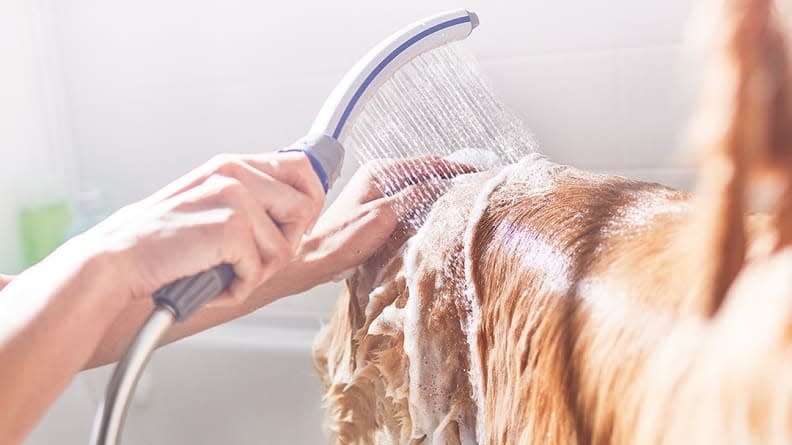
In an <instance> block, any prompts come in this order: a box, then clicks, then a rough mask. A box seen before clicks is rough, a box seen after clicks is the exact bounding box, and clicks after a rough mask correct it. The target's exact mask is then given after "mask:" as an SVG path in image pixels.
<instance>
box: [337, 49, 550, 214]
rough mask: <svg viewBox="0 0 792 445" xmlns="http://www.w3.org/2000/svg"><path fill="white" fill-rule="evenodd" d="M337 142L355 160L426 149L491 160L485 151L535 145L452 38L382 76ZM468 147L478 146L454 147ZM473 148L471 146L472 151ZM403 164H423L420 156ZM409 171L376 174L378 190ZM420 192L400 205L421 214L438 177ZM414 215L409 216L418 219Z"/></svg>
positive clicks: (389, 189)
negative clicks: (384, 78)
mask: <svg viewBox="0 0 792 445" xmlns="http://www.w3.org/2000/svg"><path fill="white" fill-rule="evenodd" d="M345 144H346V145H347V146H348V147H349V148H351V150H350V151H351V152H353V153H355V155H356V156H357V158H358V160H359V161H361V163H364V162H368V161H373V160H383V159H403V158H418V157H421V156H426V155H436V156H443V157H449V156H451V155H452V154H454V156H453V157H452V158H455V160H461V161H466V162H469V163H472V164H474V165H476V166H477V167H479V168H491V167H492V166H493V162H492V158H494V157H496V158H498V159H499V160H500V162H501V163H502V164H511V163H514V162H516V161H517V160H519V159H521V158H522V157H524V156H525V155H527V154H529V153H532V152H534V151H536V143H535V141H534V138H533V136H532V134H531V132H530V130H529V129H528V128H527V127H526V126H525V125H524V123H523V122H522V120H521V119H520V118H519V117H518V116H517V114H516V113H515V112H513V111H512V110H511V109H509V108H508V107H507V106H506V105H505V104H504V103H503V102H502V101H501V100H500V98H499V97H498V96H497V95H496V94H495V91H494V89H493V87H492V85H491V83H490V82H489V80H488V79H487V77H486V76H485V75H484V73H483V70H482V69H481V66H480V65H479V63H478V61H477V60H476V58H475V57H474V56H473V55H472V54H471V53H470V52H469V51H468V50H467V49H466V48H465V47H464V46H463V45H462V44H461V43H452V44H449V45H446V46H443V47H440V48H437V49H435V50H433V51H429V52H427V53H425V54H422V55H421V56H419V57H417V58H415V59H414V60H413V61H412V62H410V63H409V64H407V65H405V66H404V67H402V68H401V69H400V70H399V71H397V72H396V73H395V74H394V75H393V77H392V78H391V79H390V80H389V81H388V82H386V83H385V84H383V85H382V86H381V87H380V89H379V91H378V92H377V95H376V96H375V97H373V98H372V99H371V100H370V101H369V103H368V104H366V105H365V107H364V108H363V110H362V112H361V114H360V115H359V116H358V118H357V120H356V122H355V125H354V127H353V128H352V129H351V130H350V133H349V135H348V137H347V138H346V141H345ZM470 148H475V149H479V150H486V151H487V152H489V156H483V157H482V156H481V152H480V151H479V152H476V151H471V150H467V151H465V152H460V150H464V149H470ZM476 153H478V154H476ZM407 168H409V169H422V168H423V169H425V166H422V165H421V162H420V161H415V162H410V163H409V164H408V167H407ZM408 175H409V172H405V171H402V172H391V173H390V174H385V175H383V177H380V178H377V179H378V180H379V182H380V186H381V187H382V189H383V192H384V193H385V194H388V195H390V194H393V193H395V192H396V191H398V190H399V189H400V188H401V187H400V185H401V184H402V183H403V182H404V180H403V177H404V176H408ZM437 179H438V181H437V182H438V183H437V185H435V186H432V185H430V186H428V188H426V187H425V188H426V193H423V194H421V195H419V196H416V197H414V198H413V199H411V200H410V201H408V202H404V203H401V204H400V205H404V206H408V207H411V209H409V210H412V211H404V212H400V213H402V214H410V215H412V217H416V215H422V214H424V213H425V212H422V211H421V210H426V209H428V207H429V206H431V203H432V202H433V200H434V199H433V197H434V196H436V195H437V194H440V193H441V192H442V190H441V188H442V187H443V185H442V181H441V178H437ZM420 219H421V218H420V217H417V219H415V220H410V221H408V222H410V223H411V224H413V225H418V224H420Z"/></svg>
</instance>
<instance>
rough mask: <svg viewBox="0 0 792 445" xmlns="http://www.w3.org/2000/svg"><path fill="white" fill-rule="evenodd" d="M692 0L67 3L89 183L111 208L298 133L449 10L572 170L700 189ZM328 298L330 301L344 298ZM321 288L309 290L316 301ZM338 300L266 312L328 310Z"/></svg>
mask: <svg viewBox="0 0 792 445" xmlns="http://www.w3.org/2000/svg"><path fill="white" fill-rule="evenodd" d="M690 3H691V2H690V0H663V1H659V0H610V1H600V2H591V1H587V0H563V1H554V2H549V1H538V0H520V1H516V0H514V1H491V0H470V1H455V0H430V1H427V0H402V1H399V2H371V1H363V0H342V1H315V2H308V1H291V2H274V1H269V2H267V1H254V0H222V1H221V0H167V1H162V0H138V1H135V2H120V1H106V0H62V1H59V2H56V3H55V4H56V17H57V18H58V31H59V34H60V36H61V46H62V48H63V60H64V72H65V77H66V80H67V82H66V84H67V86H68V91H69V96H70V98H71V110H72V114H71V118H72V120H71V124H72V127H73V134H74V143H75V145H76V146H77V148H78V150H79V154H80V169H81V172H82V180H83V181H85V182H86V183H89V184H91V185H95V186H98V187H99V188H101V189H102V190H103V191H104V192H105V193H106V194H107V197H108V199H109V201H110V202H111V203H112V205H120V204H122V203H125V202H129V201H131V200H135V199H138V198H141V197H143V196H144V195H146V194H147V193H150V192H151V191H153V190H155V189H156V188H158V187H160V186H162V185H163V184H165V183H166V182H167V181H169V180H171V179H173V178H174V177H175V176H177V175H178V174H180V173H181V172H184V171H186V170H187V169H189V168H191V167H193V166H195V165H197V164H198V163H200V162H202V161H204V160H206V159H207V158H209V157H211V156H212V155H214V154H216V153H218V152H223V151H230V152H255V151H267V150H272V149H275V148H278V147H281V146H283V145H285V144H288V143H290V142H292V141H293V140H295V139H296V138H298V137H300V136H301V135H302V134H303V132H304V131H305V130H306V128H307V127H308V126H309V124H310V122H311V120H312V118H313V116H314V114H315V113H316V111H317V110H318V108H319V106H320V105H321V104H322V102H323V100H324V98H325V96H326V94H327V93H328V92H329V91H330V90H331V89H332V88H333V86H334V85H335V83H336V82H337V80H338V79H339V78H340V77H341V76H342V74H343V73H344V71H345V70H346V69H347V68H348V67H349V66H350V65H351V64H352V63H354V62H355V61H356V60H357V58H358V57H359V56H361V55H362V54H363V53H365V51H366V50H367V49H368V48H369V47H370V46H372V45H373V44H374V43H376V42H377V41H378V40H380V39H381V38H383V37H384V36H385V35H387V34H389V33H390V32H392V31H393V30H396V29H398V28H400V27H401V26H403V25H404V24H406V23H409V22H410V21H412V20H415V19H417V18H420V17H422V16H425V15H427V14H432V13H435V12H437V11H442V10H446V9H451V8H460V7H464V8H468V9H470V10H474V11H476V12H477V13H478V14H479V15H480V18H481V26H480V27H479V28H478V29H477V30H476V31H475V33H474V35H473V36H472V37H471V38H470V39H469V41H468V42H467V44H468V45H469V46H470V48H472V49H473V50H474V52H475V53H476V54H477V55H478V57H479V58H480V60H481V61H482V63H483V65H484V67H485V69H486V71H487V72H488V74H489V75H490V76H491V78H492V79H493V80H494V83H495V85H496V87H497V88H498V89H499V90H500V92H501V93H502V96H503V98H504V100H505V101H506V102H507V103H509V104H510V105H511V106H513V107H514V108H515V109H517V111H518V112H519V113H520V114H521V115H522V116H523V117H524V118H525V121H526V123H527V124H528V125H529V126H530V127H531V128H532V129H533V130H534V132H535V134H536V136H537V138H538V140H539V142H540V145H541V147H542V151H544V152H545V153H546V154H548V155H549V156H550V157H552V158H553V159H556V160H558V161H559V162H564V163H569V164H573V165H576V166H580V167H583V168H591V169H597V170H603V171H609V172H614V173H618V174H625V175H629V176H636V177H640V178H645V179H650V180H656V181H660V182H665V183H668V184H671V185H676V186H681V187H687V186H688V185H689V181H690V175H689V172H688V170H686V169H682V168H678V165H679V163H678V160H677V159H676V158H675V154H676V153H677V148H678V147H679V146H680V140H681V134H682V130H684V123H685V121H686V117H687V115H688V111H689V108H690V103H691V100H690V94H688V93H687V92H686V90H685V89H684V88H680V85H682V83H681V82H680V79H682V78H683V76H681V75H680V74H681V73H682V72H683V70H682V69H681V67H680V62H681V51H680V48H681V46H680V42H681V40H682V36H683V30H684V27H685V22H686V18H687V16H688V14H689V9H690ZM334 292H335V290H332V291H327V290H325V291H319V293H320V294H330V295H332V294H334ZM315 294H316V293H314V294H312V295H315ZM331 300H332V299H331V298H322V299H319V300H317V299H316V298H313V296H311V297H306V298H303V299H300V298H297V299H290V300H288V301H284V302H282V303H280V304H279V305H275V306H274V307H272V308H269V309H266V310H265V311H268V312H270V313H271V314H275V313H280V312H281V311H282V310H283V311H285V312H286V313H288V314H290V315H293V314H294V313H295V311H299V312H300V313H303V314H317V313H318V314H321V313H323V312H324V311H326V309H327V308H328V305H329V304H330V301H331Z"/></svg>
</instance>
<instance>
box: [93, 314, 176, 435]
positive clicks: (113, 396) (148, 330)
mask: <svg viewBox="0 0 792 445" xmlns="http://www.w3.org/2000/svg"><path fill="white" fill-rule="evenodd" d="M175 319H176V316H175V314H174V313H173V311H172V310H171V309H170V308H168V307H167V306H157V308H156V309H155V310H154V311H153V312H152V313H151V316H150V317H149V318H148V320H146V323H145V324H144V325H143V328H141V330H140V332H138V335H137V336H136V337H135V340H134V341H133V342H132V345H131V346H130V347H129V349H128V350H127V353H126V354H125V355H124V357H123V358H122V359H121V361H120V362H118V365H116V367H115V370H114V371H113V376H112V377H111V379H110V382H109V383H108V385H107V393H106V394H105V399H104V401H103V402H102V405H101V406H100V407H99V410H98V411H97V416H96V419H94V426H93V433H92V434H91V444H92V445H117V444H118V443H119V440H120V438H121V433H122V427H123V426H124V419H125V418H126V413H127V408H128V407H129V402H130V400H131V399H132V395H133V394H134V393H135V386H137V382H138V380H139V379H140V375H141V374H142V373H143V369H144V368H145V367H146V364H147V363H148V361H149V358H151V353H152V352H154V349H156V348H157V346H158V345H159V343H160V340H162V337H163V336H164V335H165V333H166V332H168V329H169V328H170V327H171V325H173V322H174V321H175Z"/></svg>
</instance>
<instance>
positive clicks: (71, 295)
mask: <svg viewBox="0 0 792 445" xmlns="http://www.w3.org/2000/svg"><path fill="white" fill-rule="evenodd" d="M78 248H79V247H77V246H75V245H74V243H71V244H67V245H66V246H64V247H62V248H61V249H60V250H59V251H58V252H56V253H55V254H53V255H52V256H51V257H49V258H48V259H46V260H44V261H43V262H41V263H40V264H38V265H37V266H34V267H32V268H30V269H29V270H27V271H26V272H24V273H23V274H21V275H19V276H18V277H16V278H15V279H14V280H13V282H11V283H10V284H8V285H7V286H6V287H5V288H4V289H3V290H2V292H0V381H2V382H5V384H4V385H3V391H2V394H0V412H2V413H3V415H2V416H0V442H2V443H18V442H21V441H22V440H23V439H24V437H25V436H26V435H27V433H28V432H29V431H30V430H31V429H32V428H33V427H34V426H35V424H36V423H37V422H38V421H39V419H40V418H41V417H42V416H43V415H44V413H45V412H46V410H47V408H48V407H49V406H50V405H51V403H52V402H53V401H54V400H55V399H56V398H57V397H58V395H59V394H60V393H61V392H62V391H63V389H64V388H65V387H66V386H67V385H68V383H69V382H70V381H71V379H72V378H73V376H74V375H75V374H76V373H77V372H78V371H79V370H80V369H82V367H83V366H84V364H85V362H86V361H87V360H88V359H89V357H90V356H91V354H92V353H93V350H94V348H95V347H96V345H97V343H98V339H100V338H101V337H102V335H103V333H104V331H105V330H106V329H107V326H108V325H109V323H111V322H112V320H113V319H114V318H115V314H116V313H118V311H120V310H121V309H122V308H123V304H124V302H123V300H122V299H121V298H106V294H107V292H108V290H109V289H111V288H112V284H111V283H112V279H109V278H108V275H107V274H106V273H105V271H106V268H107V267H108V266H107V264H106V263H107V262H108V261H107V255H105V254H103V255H91V254H88V253H87V252H85V251H81V252H77V251H76V250H77V249H78ZM5 281H6V282H7V281H8V280H5Z"/></svg>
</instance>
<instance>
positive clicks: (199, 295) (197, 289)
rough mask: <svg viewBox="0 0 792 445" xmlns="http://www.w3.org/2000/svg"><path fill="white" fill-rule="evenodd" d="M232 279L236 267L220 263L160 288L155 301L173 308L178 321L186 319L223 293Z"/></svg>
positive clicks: (155, 294)
mask: <svg viewBox="0 0 792 445" xmlns="http://www.w3.org/2000/svg"><path fill="white" fill-rule="evenodd" d="M232 281H234V267H233V266H231V265H230V264H220V265H218V266H215V267H213V268H211V269H209V270H206V271H203V272H201V273H199V274H196V275H193V276H190V277H186V278H182V279H180V280H176V281H174V282H172V283H170V284H168V285H166V286H164V287H162V288H160V290H158V291H157V292H155V293H154V302H155V303H156V304H157V305H166V306H168V307H169V308H171V310H173V314H174V318H176V321H184V320H186V319H187V317H189V316H190V315H192V313H193V312H195V311H196V310H198V308H200V307H201V306H203V305H204V303H206V302H207V301H209V300H211V299H212V298H214V297H216V296H218V295H220V294H222V293H223V291H224V290H226V288H228V286H229V285H231V282H232Z"/></svg>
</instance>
